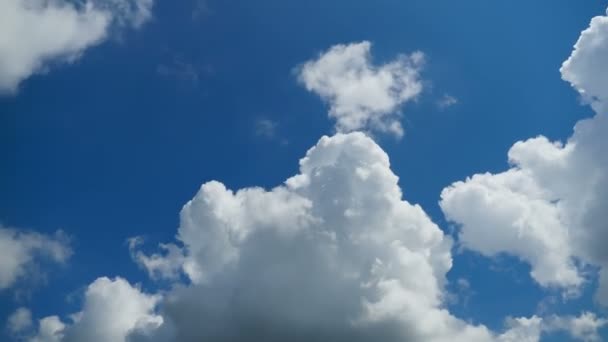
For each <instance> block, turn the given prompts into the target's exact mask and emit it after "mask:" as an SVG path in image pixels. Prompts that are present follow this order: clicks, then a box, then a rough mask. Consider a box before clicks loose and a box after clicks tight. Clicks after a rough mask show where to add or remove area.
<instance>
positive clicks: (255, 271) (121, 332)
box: [25, 132, 605, 342]
mask: <svg viewBox="0 0 608 342" xmlns="http://www.w3.org/2000/svg"><path fill="white" fill-rule="evenodd" d="M141 243H142V240H141V239H140V238H135V239H131V240H130V250H131V253H132V255H133V256H134V259H135V260H136V261H138V263H139V264H140V265H141V266H142V267H144V268H146V269H147V270H148V271H149V274H151V275H152V276H153V278H156V279H160V278H165V279H167V280H168V281H169V282H170V284H171V286H170V289H169V290H167V291H165V292H163V294H162V295H160V294H147V293H145V292H143V291H142V290H141V289H140V288H139V287H137V286H133V285H131V284H129V283H128V282H127V281H126V280H124V279H121V278H116V279H109V278H99V279H97V280H96V281H95V282H93V283H92V284H91V285H89V286H88V288H87V291H86V293H85V296H84V304H83V309H82V311H80V312H78V313H76V314H74V315H72V316H70V319H69V322H64V321H62V320H61V319H60V318H59V317H57V316H49V317H46V318H43V319H42V320H40V322H39V324H38V327H37V328H36V329H34V330H33V331H30V333H29V335H27V336H29V337H28V338H26V339H25V340H26V341H30V342H78V341H90V342H98V341H99V342H106V341H112V342H127V341H129V342H160V341H162V342H171V341H180V342H190V341H192V342H194V341H207V340H208V341H217V342H221V341H234V342H236V341H296V342H297V341H311V340H315V341H324V340H331V341H370V340H378V341H385V342H390V341H395V342H397V341H409V342H417V341H421V342H422V341H425V342H427V341H431V342H447V341H450V342H522V341H524V342H525V341H528V342H537V341H539V340H540V338H541V336H543V334H547V333H551V332H554V331H561V330H570V331H571V332H572V334H573V336H575V337H576V338H579V339H584V338H588V337H592V336H595V335H594V334H597V329H599V328H601V327H602V326H603V325H605V323H604V322H603V320H600V319H598V318H597V317H595V316H588V315H587V316H586V315H583V316H581V317H580V318H576V319H575V318H570V317H565V318H560V317H557V316H555V317H551V318H550V320H547V319H545V318H542V317H537V316H533V317H530V318H523V317H521V318H513V319H510V320H508V321H507V325H506V328H505V331H504V332H503V333H496V332H493V331H490V330H489V329H488V328H486V327H485V326H483V325H474V324H472V323H468V322H466V321H463V320H461V319H459V318H457V317H455V316H453V315H452V314H451V313H450V312H449V311H448V310H447V309H446V301H447V300H448V299H449V294H448V293H447V291H446V290H445V288H446V286H447V284H446V282H447V281H446V274H447V272H448V271H449V270H450V269H451V267H452V256H451V248H452V240H451V239H450V237H449V236H446V235H445V234H444V233H443V232H442V231H441V230H440V229H439V228H438V227H437V226H436V225H435V224H434V223H433V222H432V221H431V220H430V218H429V217H428V216H427V215H426V214H425V212H424V211H423V210H422V208H421V207H420V206H418V205H413V204H410V203H409V202H407V201H405V200H403V199H402V192H401V189H400V188H399V185H398V177H397V176H396V175H395V174H394V173H393V172H392V171H391V169H390V163H389V158H388V156H387V155H386V153H385V152H384V151H383V150H382V149H381V148H380V147H379V146H378V145H377V144H376V143H375V142H374V141H373V140H372V139H370V138H369V137H367V136H366V135H365V134H363V133H360V132H357V133H349V134H337V135H335V136H332V137H322V138H321V139H320V140H319V142H318V143H317V144H316V146H314V147H313V148H311V149H310V150H309V151H308V152H307V154H306V156H305V157H304V158H303V159H301V161H300V172H299V174H297V175H295V176H293V177H291V178H289V179H287V180H286V181H285V183H284V184H283V185H280V186H278V187H275V188H273V189H269V190H265V189H262V188H257V187H253V188H245V189H241V190H238V191H236V192H234V191H231V190H229V189H227V188H226V187H225V186H224V185H223V184H222V183H220V182H217V181H212V182H208V183H205V184H203V186H202V187H201V188H200V190H199V192H198V193H197V194H196V195H195V196H194V198H193V199H192V200H191V201H189V202H188V203H186V205H185V206H184V207H183V209H182V211H181V213H180V226H179V229H178V232H177V241H176V242H175V243H172V244H165V245H161V250H160V252H159V253H156V254H153V255H152V256H147V255H146V254H144V253H142V252H140V251H138V248H139V246H140V245H141ZM183 277H186V278H187V281H184V280H183Z"/></svg>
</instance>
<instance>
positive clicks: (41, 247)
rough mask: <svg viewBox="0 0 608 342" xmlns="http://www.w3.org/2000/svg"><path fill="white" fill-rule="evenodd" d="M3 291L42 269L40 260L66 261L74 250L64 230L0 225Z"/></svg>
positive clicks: (0, 277) (0, 264)
mask: <svg viewBox="0 0 608 342" xmlns="http://www.w3.org/2000/svg"><path fill="white" fill-rule="evenodd" d="M0 251H2V258H0V291H2V290H5V289H7V288H10V287H11V286H13V285H15V283H16V282H17V281H19V280H21V279H24V278H27V277H29V276H31V275H32V274H33V273H38V276H40V272H41V271H40V269H39V267H38V265H39V264H40V263H43V262H44V263H48V262H53V263H64V262H65V261H66V260H67V259H68V258H69V257H70V255H71V254H72V251H71V249H70V247H69V246H68V243H67V239H66V237H65V236H64V235H63V233H61V232H57V233H56V234H55V235H53V236H49V235H43V234H39V233H35V232H27V231H22V230H18V229H14V228H6V227H3V226H1V225H0Z"/></svg>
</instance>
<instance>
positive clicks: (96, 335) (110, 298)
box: [26, 277, 162, 342]
mask: <svg viewBox="0 0 608 342" xmlns="http://www.w3.org/2000/svg"><path fill="white" fill-rule="evenodd" d="M159 300H160V296H158V295H148V294H146V293H143V292H142V291H141V290H140V289H139V288H138V287H136V286H132V285H131V284H129V282H127V281H126V280H124V279H122V278H116V279H109V278H105V277H103V278H99V279H97V280H95V281H94V282H93V283H92V284H90V285H89V286H88V288H87V290H86V293H85V298H84V308H83V310H82V311H80V312H78V313H76V314H74V315H72V316H71V317H70V320H71V323H67V324H66V323H64V322H62V320H61V319H60V318H59V317H57V316H49V317H45V318H43V319H42V320H40V322H39V326H38V329H37V331H36V332H35V334H34V335H33V336H31V337H29V338H27V339H26V340H27V341H29V342H81V341H87V342H108V341H111V342H125V341H127V336H128V335H129V334H130V333H131V332H133V331H136V330H140V329H141V330H146V329H151V327H156V326H158V325H159V324H161V323H162V318H161V317H160V316H157V315H155V314H154V309H155V307H156V305H157V303H158V301H159Z"/></svg>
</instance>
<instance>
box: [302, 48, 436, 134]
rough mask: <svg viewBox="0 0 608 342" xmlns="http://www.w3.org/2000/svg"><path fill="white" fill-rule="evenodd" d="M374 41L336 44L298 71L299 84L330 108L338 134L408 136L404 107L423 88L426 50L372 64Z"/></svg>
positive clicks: (330, 114)
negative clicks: (361, 132)
mask: <svg viewBox="0 0 608 342" xmlns="http://www.w3.org/2000/svg"><path fill="white" fill-rule="evenodd" d="M370 49H371V43H370V42H367V41H364V42H361V43H353V44H349V45H335V46H333V47H332V48H330V49H329V50H327V51H325V52H323V53H322V54H321V55H320V56H319V57H318V58H317V59H315V60H310V61H308V62H306V63H304V64H303V65H302V66H301V67H300V68H299V69H298V77H299V80H300V82H301V83H302V84H303V85H304V86H305V87H306V89H307V90H309V91H312V92H314V93H316V94H318V95H319V96H321V97H322V98H323V99H324V100H325V101H327V103H328V104H329V106H330V110H329V116H330V117H331V118H333V119H335V120H336V130H337V131H338V132H343V133H346V132H352V131H361V130H363V131H378V132H389V133H392V134H394V135H396V136H399V137H400V136H402V135H403V127H402V126H401V123H400V121H399V119H400V115H399V109H400V107H401V106H402V105H403V104H405V103H406V102H408V101H412V100H414V99H415V98H416V97H417V96H418V95H419V94H420V93H421V92H422V88H423V86H422V81H421V80H420V72H421V70H422V67H423V64H424V54H423V53H422V52H415V53H413V54H411V55H409V56H407V55H400V56H398V57H397V58H396V59H395V60H393V61H391V62H388V63H386V64H383V65H379V66H376V65H374V64H373V61H372V56H371V53H370Z"/></svg>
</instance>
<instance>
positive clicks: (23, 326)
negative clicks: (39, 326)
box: [6, 308, 32, 335]
mask: <svg viewBox="0 0 608 342" xmlns="http://www.w3.org/2000/svg"><path fill="white" fill-rule="evenodd" d="M6 325H7V329H8V331H9V332H10V333H11V334H13V335H16V334H19V333H21V332H23V331H25V330H27V329H29V328H31V326H32V313H31V311H30V310H28V309H27V308H19V309H17V310H15V312H13V313H12V314H11V315H10V316H9V317H8V321H7V324H6Z"/></svg>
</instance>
